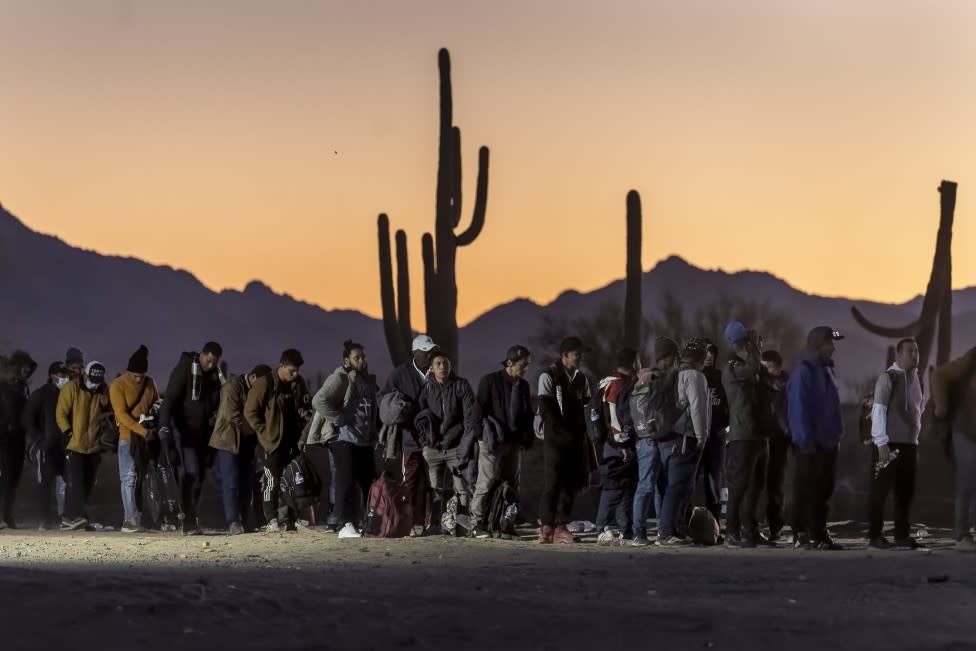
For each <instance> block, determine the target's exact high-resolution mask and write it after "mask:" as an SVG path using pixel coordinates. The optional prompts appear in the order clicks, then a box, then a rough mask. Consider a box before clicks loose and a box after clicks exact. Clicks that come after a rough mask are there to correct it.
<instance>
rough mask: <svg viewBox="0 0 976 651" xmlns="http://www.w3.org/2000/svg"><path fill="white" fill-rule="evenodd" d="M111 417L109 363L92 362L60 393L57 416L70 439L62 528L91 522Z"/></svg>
mask: <svg viewBox="0 0 976 651" xmlns="http://www.w3.org/2000/svg"><path fill="white" fill-rule="evenodd" d="M110 417H111V408H110V406H109V398H108V390H107V389H106V387H105V366H104V365H103V364H102V363H101V362H89V363H88V364H87V366H85V371H84V373H83V374H82V376H81V377H80V378H75V379H73V380H71V381H70V382H68V383H67V384H66V385H64V387H63V388H62V389H61V392H60V393H59V394H58V406H57V411H56V413H55V418H56V419H57V423H58V428H60V430H61V434H62V436H64V437H65V439H67V452H66V454H65V477H66V481H67V491H66V497H65V504H64V516H63V517H62V518H61V529H62V530H67V531H73V530H76V529H81V528H82V527H84V526H85V525H87V524H88V519H87V518H86V517H85V515H84V511H85V503H86V502H87V501H88V497H89V496H90V495H91V490H92V487H94V485H95V473H96V472H97V471H98V462H99V458H100V453H101V446H100V444H99V438H100V437H101V434H102V432H103V431H104V429H105V426H106V424H107V422H108V418H110Z"/></svg>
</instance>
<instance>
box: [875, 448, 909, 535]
mask: <svg viewBox="0 0 976 651" xmlns="http://www.w3.org/2000/svg"><path fill="white" fill-rule="evenodd" d="M888 447H889V448H890V449H891V451H892V452H894V451H895V450H898V458H897V459H895V460H894V461H892V462H891V463H890V464H888V467H887V468H885V469H884V470H882V471H881V472H880V473H878V477H877V478H875V477H874V464H876V463H877V462H878V448H877V446H874V445H872V446H871V450H872V454H871V475H870V478H871V491H870V494H871V498H870V503H871V506H870V513H869V514H868V538H877V537H879V536H881V532H882V530H883V529H884V506H885V502H886V501H887V500H888V493H889V492H891V488H892V486H894V489H895V540H904V539H907V538H908V536H909V533H910V529H909V523H908V511H909V509H910V508H911V506H912V498H914V497H915V471H916V468H917V466H918V446H917V445H907V444H901V443H891V444H889V445H888Z"/></svg>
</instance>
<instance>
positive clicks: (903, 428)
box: [871, 362, 922, 447]
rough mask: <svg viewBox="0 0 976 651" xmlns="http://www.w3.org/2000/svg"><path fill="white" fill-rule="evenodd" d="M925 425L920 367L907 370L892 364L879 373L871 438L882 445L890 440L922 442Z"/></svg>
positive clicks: (909, 442) (875, 388)
mask: <svg viewBox="0 0 976 651" xmlns="http://www.w3.org/2000/svg"><path fill="white" fill-rule="evenodd" d="M921 429H922V384H921V382H919V379H918V369H912V372H911V374H910V375H909V374H906V373H905V369H903V368H902V367H900V366H898V362H895V363H894V364H892V365H891V366H890V367H889V368H888V370H887V371H885V372H884V373H882V374H881V375H880V376H878V381H877V382H876V383H875V385H874V406H873V407H872V408H871V440H872V441H874V444H875V445H877V446H878V447H881V446H882V445H888V443H903V444H908V445H918V433H919V431H921Z"/></svg>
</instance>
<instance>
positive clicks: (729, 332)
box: [725, 321, 749, 344]
mask: <svg viewBox="0 0 976 651" xmlns="http://www.w3.org/2000/svg"><path fill="white" fill-rule="evenodd" d="M725 338H726V339H728V341H729V343H730V344H741V343H742V342H743V341H745V340H746V339H748V338H749V330H748V329H747V328H746V326H745V324H744V323H742V321H732V322H731V323H729V324H728V325H727V326H725Z"/></svg>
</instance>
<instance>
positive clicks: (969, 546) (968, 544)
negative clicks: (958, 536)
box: [956, 536, 976, 553]
mask: <svg viewBox="0 0 976 651" xmlns="http://www.w3.org/2000/svg"><path fill="white" fill-rule="evenodd" d="M956 551H957V552H968V553H972V552H976V540H973V538H972V536H966V537H965V538H963V539H962V540H957V541H956Z"/></svg>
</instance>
